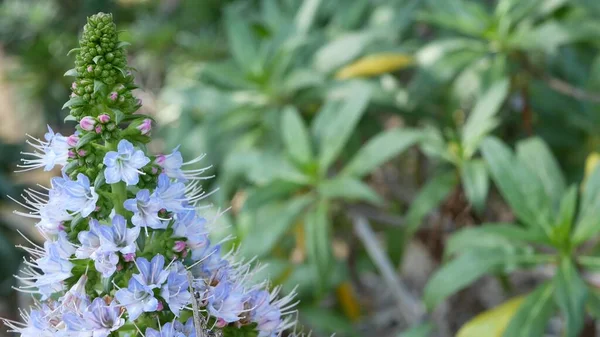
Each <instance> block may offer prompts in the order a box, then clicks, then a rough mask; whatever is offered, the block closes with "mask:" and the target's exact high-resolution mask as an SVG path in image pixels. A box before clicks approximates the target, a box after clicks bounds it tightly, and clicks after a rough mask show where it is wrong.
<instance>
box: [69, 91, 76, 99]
mask: <svg viewBox="0 0 600 337" xmlns="http://www.w3.org/2000/svg"><path fill="white" fill-rule="evenodd" d="M69 97H71V98H73V97H77V95H75V93H74V92H72V93H71V95H69Z"/></svg>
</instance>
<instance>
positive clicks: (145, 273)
mask: <svg viewBox="0 0 600 337" xmlns="http://www.w3.org/2000/svg"><path fill="white" fill-rule="evenodd" d="M135 264H136V266H137V267H138V270H139V271H140V273H139V274H134V275H133V278H135V279H136V280H137V281H138V282H140V284H142V285H144V286H146V287H148V289H154V288H160V286H161V285H162V284H163V283H165V281H166V280H167V277H168V276H169V272H168V271H167V270H165V269H164V267H165V257H164V256H162V255H160V254H156V256H154V257H153V258H152V261H148V260H147V259H145V258H143V257H139V258H137V259H136V260H135Z"/></svg>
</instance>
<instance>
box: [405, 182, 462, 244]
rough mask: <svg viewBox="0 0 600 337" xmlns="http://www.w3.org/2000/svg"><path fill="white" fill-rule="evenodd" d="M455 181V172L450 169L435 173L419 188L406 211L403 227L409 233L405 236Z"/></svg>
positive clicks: (416, 226) (415, 227)
mask: <svg viewBox="0 0 600 337" xmlns="http://www.w3.org/2000/svg"><path fill="white" fill-rule="evenodd" d="M457 183H458V181H457V178H456V174H455V173H454V172H453V171H450V172H446V173H441V174H438V175H436V176H435V177H433V178H432V179H430V180H429V181H428V182H427V183H426V184H425V186H423V187H422V188H421V190H419V193H418V194H417V196H416V198H415V199H414V201H413V202H412V204H411V205H410V208H409V209H408V212H407V213H406V217H405V223H406V225H405V228H406V231H407V233H409V235H408V236H407V238H410V236H412V234H413V233H414V232H416V231H417V229H418V228H419V226H421V222H422V221H423V218H424V217H425V216H426V215H427V214H429V212H431V211H432V210H433V209H434V208H436V207H437V206H438V205H439V204H440V202H442V201H443V200H444V199H446V197H448V194H450V192H452V190H453V189H454V187H455V186H456V184H457Z"/></svg>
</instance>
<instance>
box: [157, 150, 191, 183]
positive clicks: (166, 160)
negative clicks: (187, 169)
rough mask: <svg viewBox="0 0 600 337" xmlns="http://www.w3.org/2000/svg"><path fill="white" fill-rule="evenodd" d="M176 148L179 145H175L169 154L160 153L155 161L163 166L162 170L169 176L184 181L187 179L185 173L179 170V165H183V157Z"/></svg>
mask: <svg viewBox="0 0 600 337" xmlns="http://www.w3.org/2000/svg"><path fill="white" fill-rule="evenodd" d="M178 149H179V146H178V147H176V148H175V149H174V150H173V152H172V153H171V154H167V155H164V154H161V155H158V156H156V163H157V164H158V166H160V167H162V168H163V172H164V173H165V174H166V175H167V176H168V177H169V178H173V179H178V180H181V181H186V180H187V179H186V177H185V174H184V173H183V171H182V170H181V166H182V165H183V157H182V156H181V152H179V150H178Z"/></svg>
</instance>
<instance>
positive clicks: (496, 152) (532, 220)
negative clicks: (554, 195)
mask: <svg viewBox="0 0 600 337" xmlns="http://www.w3.org/2000/svg"><path fill="white" fill-rule="evenodd" d="M481 151H482V154H483V157H484V159H485V161H486V162H487V164H488V169H489V170H490V173H491V175H492V178H493V180H494V182H495V183H496V185H497V186H498V188H499V190H500V192H501V194H502V196H503V197H504V199H505V200H506V201H507V202H508V203H509V205H510V206H511V207H512V210H513V212H514V213H515V214H516V215H517V217H518V218H519V220H521V221H523V222H524V223H525V224H527V225H528V226H531V227H542V228H544V229H545V230H546V232H547V233H548V234H549V226H550V224H549V223H548V221H549V220H548V217H549V213H550V205H548V203H547V201H548V200H547V198H546V195H545V191H544V186H543V185H542V183H541V181H540V180H539V178H538V176H537V175H536V174H535V173H533V172H531V171H530V170H529V168H528V167H527V166H525V164H523V163H521V162H520V161H518V160H517V158H516V156H515V155H514V154H513V153H512V152H511V151H510V149H509V148H508V147H507V146H506V145H504V144H503V143H502V142H501V141H500V140H498V139H496V138H494V137H488V138H486V139H485V140H484V141H483V143H482V146H481Z"/></svg>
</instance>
